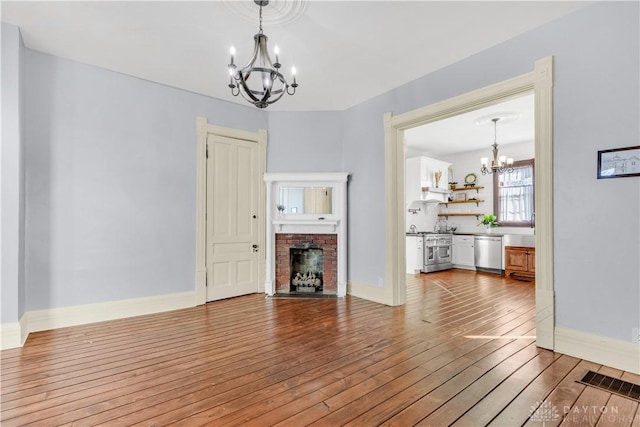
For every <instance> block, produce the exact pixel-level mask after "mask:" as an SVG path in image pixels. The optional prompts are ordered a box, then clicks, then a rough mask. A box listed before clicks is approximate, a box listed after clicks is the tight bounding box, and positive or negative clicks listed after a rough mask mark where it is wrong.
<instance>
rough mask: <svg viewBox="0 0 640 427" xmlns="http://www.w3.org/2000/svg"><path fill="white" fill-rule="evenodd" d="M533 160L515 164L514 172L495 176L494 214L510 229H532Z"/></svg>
mask: <svg viewBox="0 0 640 427" xmlns="http://www.w3.org/2000/svg"><path fill="white" fill-rule="evenodd" d="M533 177H534V162H533V159H530V160H522V161H519V162H515V163H514V164H513V172H505V173H501V174H497V173H496V174H494V175H493V212H495V215H496V216H497V217H498V223H499V224H500V225H502V226H509V227H530V226H531V221H532V219H533V213H534V212H535V209H534V204H533V200H534V199H533V190H534V188H533Z"/></svg>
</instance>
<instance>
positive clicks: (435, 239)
mask: <svg viewBox="0 0 640 427" xmlns="http://www.w3.org/2000/svg"><path fill="white" fill-rule="evenodd" d="M421 234H423V235H424V251H423V254H424V266H423V268H422V270H421V271H422V272H423V273H431V272H433V271H441V270H449V269H451V268H453V265H452V264H451V246H452V244H453V235H452V234H451V233H430V232H426V233H421Z"/></svg>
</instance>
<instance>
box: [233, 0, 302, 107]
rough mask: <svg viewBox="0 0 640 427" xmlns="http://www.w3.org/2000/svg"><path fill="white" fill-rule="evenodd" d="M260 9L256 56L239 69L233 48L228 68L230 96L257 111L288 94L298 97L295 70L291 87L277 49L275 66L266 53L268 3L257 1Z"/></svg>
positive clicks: (262, 0)
mask: <svg viewBox="0 0 640 427" xmlns="http://www.w3.org/2000/svg"><path fill="white" fill-rule="evenodd" d="M254 3H255V4H257V5H258V6H260V30H259V31H258V34H256V35H254V36H253V41H254V43H255V46H254V48H253V56H252V57H251V60H250V61H249V63H248V64H247V65H245V66H244V67H243V68H240V69H238V68H237V67H236V65H235V63H234V55H235V54H236V50H235V48H234V47H233V46H231V63H230V64H229V75H230V77H229V87H230V88H231V94H232V95H233V96H238V94H241V95H242V97H243V98H244V99H246V100H247V101H249V102H250V103H252V104H253V105H255V106H256V107H258V108H266V107H268V106H269V105H270V104H273V103H274V102H276V101H278V100H279V99H280V98H282V95H284V94H285V93H287V94H288V95H293V94H295V93H296V88H297V87H298V83H297V82H296V68H295V67H292V68H291V74H292V75H293V83H292V84H288V83H287V81H286V79H285V78H284V76H283V75H282V73H280V67H281V65H280V62H279V59H278V55H279V53H280V52H279V49H278V46H275V48H274V50H273V51H274V54H275V58H276V62H271V58H270V57H269V51H268V50H267V36H266V35H265V34H264V33H263V32H262V6H266V5H268V4H269V0H254Z"/></svg>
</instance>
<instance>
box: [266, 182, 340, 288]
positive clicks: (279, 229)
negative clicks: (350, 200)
mask: <svg viewBox="0 0 640 427" xmlns="http://www.w3.org/2000/svg"><path fill="white" fill-rule="evenodd" d="M348 180H349V174H348V173H347V172H329V173H314V172H311V173H266V174H264V182H265V184H266V186H267V192H266V196H267V200H266V203H267V218H266V223H267V224H266V225H267V235H266V241H267V242H266V243H267V247H266V251H265V252H266V267H267V268H266V273H267V274H266V278H265V287H264V288H265V292H266V293H267V294H268V295H273V294H275V292H276V281H275V270H276V259H275V237H276V234H283V233H290V234H336V235H337V237H338V241H337V252H338V257H337V266H336V270H337V271H336V273H337V274H336V275H337V277H336V279H337V284H336V285H337V296H339V297H344V296H345V295H346V294H347V181H348ZM281 187H331V188H332V203H331V206H332V211H331V213H330V214H326V215H322V218H323V219H319V218H320V217H318V216H316V215H307V214H285V215H284V217H278V212H277V209H276V205H277V204H278V199H279V196H278V195H279V192H280V188H281Z"/></svg>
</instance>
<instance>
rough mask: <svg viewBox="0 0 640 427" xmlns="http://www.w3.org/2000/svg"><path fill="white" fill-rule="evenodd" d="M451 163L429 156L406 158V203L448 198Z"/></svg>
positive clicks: (442, 200)
mask: <svg viewBox="0 0 640 427" xmlns="http://www.w3.org/2000/svg"><path fill="white" fill-rule="evenodd" d="M450 166H451V163H448V162H445V161H442V160H437V159H432V158H430V157H424V156H422V157H413V158H410V159H407V160H406V167H405V169H406V170H405V176H406V182H405V189H406V190H405V191H406V203H407V205H411V204H412V203H415V202H423V203H424V202H444V201H447V200H448V195H449V193H450V191H449V185H448V183H449V167H450Z"/></svg>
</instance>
